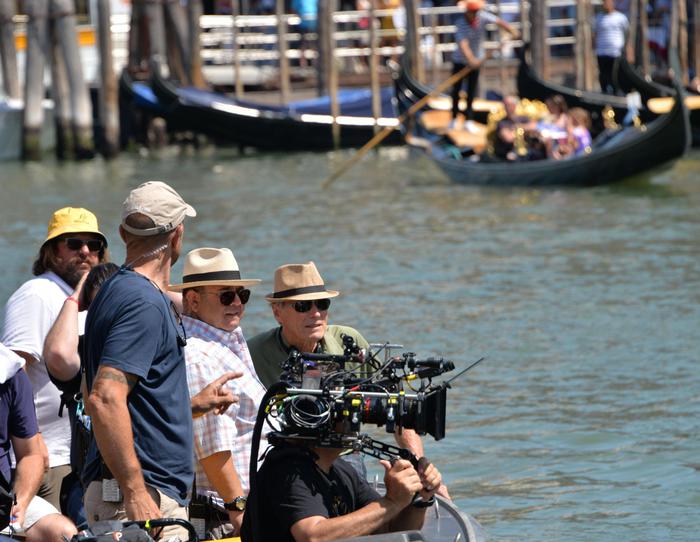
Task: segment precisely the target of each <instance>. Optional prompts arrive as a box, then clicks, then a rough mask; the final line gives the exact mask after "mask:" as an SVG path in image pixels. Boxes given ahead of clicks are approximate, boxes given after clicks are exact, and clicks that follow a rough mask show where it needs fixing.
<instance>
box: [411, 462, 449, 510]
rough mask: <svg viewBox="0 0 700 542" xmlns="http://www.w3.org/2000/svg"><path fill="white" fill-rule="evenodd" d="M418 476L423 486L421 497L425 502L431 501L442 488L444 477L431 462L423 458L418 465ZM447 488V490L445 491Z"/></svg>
mask: <svg viewBox="0 0 700 542" xmlns="http://www.w3.org/2000/svg"><path fill="white" fill-rule="evenodd" d="M418 476H419V477H420V481H421V484H422V486H423V487H422V488H421V491H420V496H421V498H422V499H423V500H425V501H427V500H430V499H431V498H432V497H433V495H435V493H436V492H437V490H438V488H440V487H441V486H442V475H441V474H440V471H439V470H437V468H435V465H433V464H432V463H431V462H430V461H428V460H427V459H426V458H425V457H421V458H420V460H419V463H418ZM443 487H444V486H443ZM446 490H447V488H445V491H446Z"/></svg>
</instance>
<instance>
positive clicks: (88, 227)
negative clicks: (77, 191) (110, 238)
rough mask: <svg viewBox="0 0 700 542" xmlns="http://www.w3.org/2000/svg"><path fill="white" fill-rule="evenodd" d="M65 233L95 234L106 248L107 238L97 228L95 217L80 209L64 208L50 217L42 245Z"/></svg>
mask: <svg viewBox="0 0 700 542" xmlns="http://www.w3.org/2000/svg"><path fill="white" fill-rule="evenodd" d="M65 233H96V234H97V235H99V236H100V237H102V240H103V241H104V242H105V246H107V238H106V237H105V236H104V234H103V233H102V232H101V231H100V229H99V227H98V226H97V217H96V216H95V215H94V214H93V213H91V212H90V211H88V210H87V209H83V208H82V207H64V208H63V209H59V210H58V211H56V212H55V213H54V214H53V215H51V220H49V227H48V231H47V235H46V240H44V243H46V242H47V241H50V240H51V239H53V238H55V237H58V236H59V235H63V234H65Z"/></svg>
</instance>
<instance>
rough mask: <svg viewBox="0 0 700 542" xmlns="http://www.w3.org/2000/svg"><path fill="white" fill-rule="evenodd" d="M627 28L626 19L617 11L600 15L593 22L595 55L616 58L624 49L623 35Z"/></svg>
mask: <svg viewBox="0 0 700 542" xmlns="http://www.w3.org/2000/svg"><path fill="white" fill-rule="evenodd" d="M628 28H629V22H628V21H627V17H625V16H624V14H622V13H620V12H619V11H613V12H612V13H601V14H600V15H598V17H597V18H596V22H595V54H596V55H598V56H611V57H618V56H620V54H621V53H622V49H623V48H624V47H625V35H626V32H627V29H628Z"/></svg>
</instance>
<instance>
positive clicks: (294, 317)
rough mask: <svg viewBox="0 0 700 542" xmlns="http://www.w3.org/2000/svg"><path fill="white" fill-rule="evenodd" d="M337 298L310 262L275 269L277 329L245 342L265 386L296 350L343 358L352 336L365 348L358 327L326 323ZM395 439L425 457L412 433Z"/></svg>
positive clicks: (276, 377)
mask: <svg viewBox="0 0 700 542" xmlns="http://www.w3.org/2000/svg"><path fill="white" fill-rule="evenodd" d="M338 295H340V293H339V292H337V291H335V290H329V289H328V288H326V285H325V283H324V281H323V278H322V277H321V274H320V273H319V272H318V269H317V268H316V264H314V262H307V263H304V264H287V265H282V266H280V267H278V268H277V269H276V270H275V277H274V291H273V292H272V293H271V294H269V295H268V296H266V297H265V299H266V300H267V301H268V302H269V303H270V307H271V309H272V314H273V316H274V317H275V320H277V323H278V324H279V326H278V327H276V328H273V329H270V330H268V331H265V332H263V333H260V334H258V335H256V336H255V337H253V338H252V339H250V341H248V345H249V346H250V353H251V356H252V357H253V363H254V365H255V370H256V371H257V373H258V376H259V377H260V380H261V381H262V383H263V384H265V386H266V387H270V386H271V385H272V384H274V383H275V382H278V381H279V376H280V373H281V365H280V364H281V363H282V362H284V361H285V360H286V359H287V358H288V357H289V352H290V350H291V349H292V348H296V349H297V350H298V351H299V352H317V353H324V354H334V355H341V354H343V353H344V345H343V336H349V337H352V339H353V340H354V341H355V344H356V345H357V346H358V347H359V348H362V349H368V348H369V343H368V342H367V340H366V339H365V338H364V337H363V336H362V335H361V334H360V332H359V331H357V330H356V329H354V328H352V327H348V326H340V325H329V324H328V312H329V309H330V305H331V299H333V298H335V297H337V296H338ZM394 436H395V438H396V442H397V443H398V444H399V445H400V446H402V447H404V448H408V449H409V450H411V451H412V452H413V453H414V454H416V456H417V457H422V456H423V442H422V441H421V438H420V436H419V435H418V434H417V433H416V432H415V431H414V430H412V429H404V430H403V431H402V432H401V433H400V434H399V433H398V432H397V433H395V434H394ZM360 470H363V469H362V468H361V469H360ZM439 493H440V494H441V495H443V496H445V497H448V493H447V488H446V487H445V486H441V487H440V489H439Z"/></svg>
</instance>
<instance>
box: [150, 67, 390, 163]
mask: <svg viewBox="0 0 700 542" xmlns="http://www.w3.org/2000/svg"><path fill="white" fill-rule="evenodd" d="M151 87H152V88H153V92H154V93H155V95H156V96H157V97H158V100H159V101H160V102H161V103H162V104H163V106H164V107H165V109H166V111H167V114H168V115H169V116H170V115H174V116H175V117H176V118H178V119H179V121H180V122H183V123H186V124H187V125H188V126H189V128H190V129H192V130H194V131H198V132H201V133H204V134H207V135H208V136H210V137H212V138H213V139H214V140H216V141H218V142H222V143H229V144H237V145H240V146H250V147H256V148H259V149H263V150H280V151H295V150H329V149H333V148H334V140H333V117H332V116H331V115H330V114H328V113H308V112H304V111H300V110H299V109H296V110H292V109H289V108H284V109H282V110H279V109H278V108H274V107H270V106H260V105H256V104H252V103H250V102H243V103H241V102H237V101H236V100H233V99H231V98H229V97H227V96H225V95H223V94H220V93H216V92H209V91H202V90H198V89H193V88H187V89H186V88H182V87H178V86H177V85H175V84H174V83H173V82H171V81H169V80H166V79H165V78H164V77H162V75H161V74H160V70H159V69H154V70H153V75H152V79H151ZM341 111H342V109H341ZM336 123H337V126H338V132H339V140H338V146H339V147H361V146H362V145H364V144H365V143H366V142H367V141H368V140H369V139H371V138H372V136H373V135H374V133H375V125H376V127H378V128H379V129H381V128H384V127H386V126H395V125H396V124H397V123H398V121H397V119H396V118H394V117H380V118H379V119H377V120H376V122H375V119H374V118H373V117H371V116H352V115H350V114H341V115H340V116H338V117H336ZM401 142H402V138H401V136H400V134H399V133H398V132H397V133H395V134H393V135H392V136H391V137H389V138H388V143H390V144H399V143H401Z"/></svg>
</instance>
